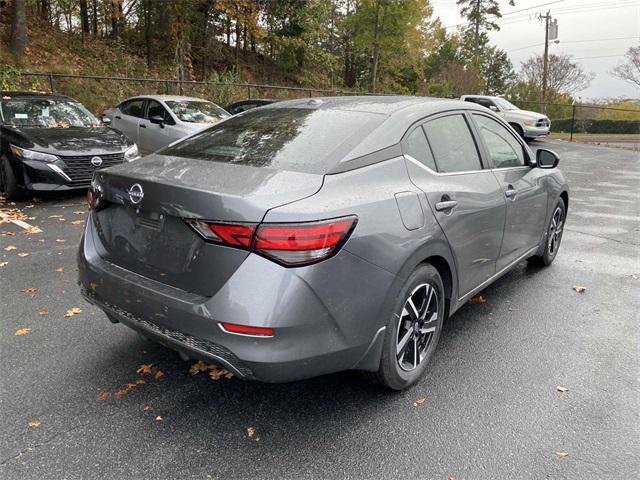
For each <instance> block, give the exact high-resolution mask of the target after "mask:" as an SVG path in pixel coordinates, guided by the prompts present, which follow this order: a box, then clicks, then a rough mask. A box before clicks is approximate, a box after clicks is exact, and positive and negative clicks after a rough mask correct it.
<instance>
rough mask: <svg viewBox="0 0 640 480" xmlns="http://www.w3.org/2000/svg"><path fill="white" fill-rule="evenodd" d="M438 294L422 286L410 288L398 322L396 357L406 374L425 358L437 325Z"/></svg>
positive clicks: (425, 284)
mask: <svg viewBox="0 0 640 480" xmlns="http://www.w3.org/2000/svg"><path fill="white" fill-rule="evenodd" d="M438 303H439V302H438V292H437V291H436V289H435V288H434V287H433V286H432V285H430V284H428V283H423V284H421V285H418V286H417V287H416V288H414V289H413V291H412V292H411V294H410V295H409V298H407V301H406V302H405V304H404V307H402V313H401V314H400V318H399V319H398V333H397V337H396V358H397V361H398V365H399V367H400V368H401V369H402V370H404V371H405V372H410V371H412V370H415V369H416V368H418V366H419V365H420V362H421V361H422V360H424V358H425V357H426V353H427V349H428V348H429V345H430V344H431V339H432V338H433V335H434V333H435V331H436V327H437V325H438Z"/></svg>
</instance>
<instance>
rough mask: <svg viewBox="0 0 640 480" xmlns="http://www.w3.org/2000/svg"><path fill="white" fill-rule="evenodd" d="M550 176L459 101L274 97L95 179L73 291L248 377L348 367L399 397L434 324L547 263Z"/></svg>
mask: <svg viewBox="0 0 640 480" xmlns="http://www.w3.org/2000/svg"><path fill="white" fill-rule="evenodd" d="M557 163H558V157H557V156H556V155H555V154H554V153H553V152H551V151H549V150H542V149H541V150H538V152H537V154H536V155H534V154H533V153H532V152H531V150H530V149H529V148H528V147H527V145H526V144H525V143H524V142H523V140H522V139H521V138H520V137H519V136H518V135H517V134H516V133H515V132H514V131H513V129H511V127H509V126H508V125H507V124H506V123H505V122H504V121H503V120H501V119H500V118H498V117H497V116H496V115H494V114H493V113H492V112H491V111H489V110H487V109H486V108H484V107H481V106H479V105H475V104H472V103H468V102H461V101H456V100H453V101H452V100H439V99H429V98H415V97H391V96H389V97H342V98H341V97H334V98H315V99H306V100H293V101H288V102H280V103H275V104H273V105H270V106H266V107H264V108H260V109H256V110H254V111H250V112H247V113H244V114H243V115H240V116H237V117H233V118H230V119H228V120H226V121H224V122H221V123H220V124H218V125H215V126H213V127H211V128H209V129H208V130H206V131H203V132H201V133H198V134H196V135H194V136H192V137H190V138H188V139H185V140H182V141H181V142H178V143H176V144H174V145H173V146H169V147H167V148H166V149H164V150H161V151H160V152H158V153H156V154H154V155H150V156H148V157H145V158H143V159H142V160H140V161H137V162H134V163H132V164H129V165H122V166H118V167H113V168H110V169H108V170H105V171H101V172H98V173H96V175H95V177H94V180H93V183H92V189H91V190H90V195H89V201H90V206H91V213H90V218H89V220H88V221H87V225H86V229H85V232H84V237H83V239H82V243H81V246H80V252H79V257H78V261H79V271H80V282H81V286H82V292H83V295H84V296H85V298H87V299H88V300H89V301H90V302H92V303H94V304H96V305H98V306H99V307H100V308H102V309H103V310H104V311H105V312H106V313H107V316H108V317H109V318H110V319H111V320H112V321H113V322H122V323H124V324H126V325H128V326H129V327H131V328H133V329H135V330H137V331H139V332H141V333H142V334H143V335H144V336H147V337H150V338H153V339H156V340H158V341H160V342H161V343H163V344H164V345H169V346H172V347H173V348H174V349H176V350H178V351H179V352H180V353H181V355H182V357H183V358H185V359H186V358H198V359H203V360H205V361H209V362H213V363H216V364H218V365H221V366H224V367H225V368H227V369H229V370H230V371H232V372H233V373H234V374H235V375H236V376H238V377H241V378H249V379H258V380H262V381H268V382H283V381H290V380H297V379H302V378H308V377H312V376H316V375H322V374H326V373H330V372H336V371H339V370H346V369H358V370H365V371H370V372H375V374H376V376H377V378H378V379H379V381H380V382H381V383H383V384H384V385H386V386H388V387H390V388H393V389H402V388H405V387H407V386H409V385H411V384H413V383H414V382H416V381H417V380H418V379H419V378H420V376H421V375H422V373H423V372H424V371H425V369H426V366H427V364H428V362H429V359H430V358H431V357H432V355H433V352H434V349H435V348H436V344H437V343H438V338H439V336H440V332H441V327H442V322H443V320H444V318H445V317H446V316H448V315H451V314H453V313H454V312H455V311H456V310H457V309H459V308H460V307H461V306H462V305H463V304H464V303H465V302H466V301H467V300H468V299H469V298H470V297H472V296H473V295H475V294H476V293H477V292H479V291H480V290H481V289H483V288H485V287H486V286H487V285H489V284H490V283H491V282H493V281H494V280H496V279H497V278H499V277H500V276H501V275H503V274H504V273H505V272H507V271H508V270H509V269H511V268H512V267H513V266H514V265H516V264H517V263H518V262H520V261H521V260H524V259H529V260H531V261H535V262H538V263H541V264H544V265H548V264H550V263H551V262H552V261H553V260H554V258H555V256H556V254H557V252H558V248H559V245H560V241H561V239H562V231H563V226H564V220H565V215H566V211H567V206H568V201H569V197H568V187H567V182H566V180H565V177H564V175H563V174H562V172H561V171H560V170H559V169H558V168H556V167H557Z"/></svg>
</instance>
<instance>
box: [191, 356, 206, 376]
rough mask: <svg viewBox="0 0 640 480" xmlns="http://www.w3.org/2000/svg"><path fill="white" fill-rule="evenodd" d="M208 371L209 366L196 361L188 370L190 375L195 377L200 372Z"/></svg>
mask: <svg viewBox="0 0 640 480" xmlns="http://www.w3.org/2000/svg"><path fill="white" fill-rule="evenodd" d="M208 369H209V365H207V364H206V363H204V362H203V361H202V360H198V361H197V362H196V363H194V364H193V365H191V367H190V368H189V373H190V374H191V375H197V374H199V373H200V372H206V371H207V370H208Z"/></svg>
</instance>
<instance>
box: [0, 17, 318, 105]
mask: <svg viewBox="0 0 640 480" xmlns="http://www.w3.org/2000/svg"><path fill="white" fill-rule="evenodd" d="M29 30H30V31H29V46H28V49H27V51H26V54H25V62H24V64H23V65H21V66H18V65H16V63H15V60H14V58H13V57H12V55H11V53H10V52H9V48H8V45H9V33H10V29H9V25H8V24H7V23H2V22H0V42H1V45H0V88H2V89H8V90H39V91H46V92H48V91H50V86H49V80H48V79H47V78H43V77H28V76H18V75H16V74H17V73H18V72H46V73H49V72H54V73H65V74H80V75H97V76H109V77H136V78H158V79H171V78H176V77H175V73H174V68H173V66H172V64H171V62H170V61H166V60H165V61H163V62H162V63H160V64H159V65H154V67H153V68H148V67H147V64H146V60H145V58H143V57H140V56H138V55H135V54H133V53H132V52H131V51H130V50H129V49H127V48H126V47H125V46H124V45H123V44H122V43H117V42H114V41H113V40H111V39H94V38H90V39H87V41H85V42H84V43H83V42H82V39H81V37H80V36H79V35H74V36H69V35H67V34H65V33H62V32H60V31H58V30H55V29H51V28H46V27H43V26H41V25H39V24H37V23H35V22H32V23H31V24H30V25H29ZM207 63H208V65H209V66H212V67H213V70H214V73H212V74H210V75H209V77H208V78H207V80H209V81H213V82H221V83H223V85H220V86H195V85H185V86H184V87H183V93H184V94H185V95H193V96H199V97H203V98H208V99H210V100H212V101H214V102H216V103H219V104H221V105H225V104H227V103H230V102H231V101H233V100H237V99H244V98H247V96H248V94H249V93H250V95H251V96H252V97H268V98H287V97H292V96H298V95H303V94H306V93H298V92H295V91H291V90H288V91H282V90H280V91H278V90H263V91H259V90H258V89H255V88H253V89H251V91H250V92H247V89H246V88H237V87H232V86H230V85H229V83H237V82H247V83H268V84H275V85H287V86H303V85H301V84H302V82H301V81H299V80H298V78H297V77H294V76H291V75H287V74H286V73H284V72H281V71H279V70H278V69H277V68H276V67H275V66H274V65H272V64H270V63H269V62H267V61H265V60H264V59H263V58H260V57H259V56H258V55H255V54H251V53H247V54H245V55H244V56H242V58H241V60H240V62H239V69H238V73H237V74H235V73H231V71H232V70H233V66H234V65H235V55H234V52H233V50H232V49H229V48H228V47H227V46H226V45H224V44H221V43H218V44H216V45H215V47H214V48H213V49H212V50H211V51H210V52H209V55H208V58H207ZM301 74H303V75H301V77H304V76H306V77H311V78H313V75H312V74H309V72H301ZM195 76H196V73H195V72H194V77H195ZM319 83H322V82H319ZM169 89H170V92H169V93H172V94H178V93H180V91H179V88H178V86H177V85H175V84H174V85H169ZM56 91H57V92H58V93H63V94H66V95H70V96H72V97H74V98H77V99H78V100H80V101H81V102H83V103H84V104H85V105H86V106H87V107H89V108H90V109H91V110H93V111H94V112H96V113H100V112H102V111H103V110H104V109H106V108H109V107H111V106H113V105H114V104H116V103H118V102H119V101H120V100H122V99H124V98H127V97H129V96H132V95H140V94H145V93H146V94H149V93H166V85H165V84H163V83H141V82H133V81H126V82H125V81H107V80H104V81H99V80H92V79H58V80H57V81H56Z"/></svg>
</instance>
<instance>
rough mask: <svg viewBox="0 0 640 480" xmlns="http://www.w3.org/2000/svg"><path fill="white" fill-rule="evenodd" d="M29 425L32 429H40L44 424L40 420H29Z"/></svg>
mask: <svg viewBox="0 0 640 480" xmlns="http://www.w3.org/2000/svg"><path fill="white" fill-rule="evenodd" d="M27 425H29V427H31V428H38V427H39V426H40V425H42V422H41V421H40V420H37V419H36V420H29V422H28V423H27Z"/></svg>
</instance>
